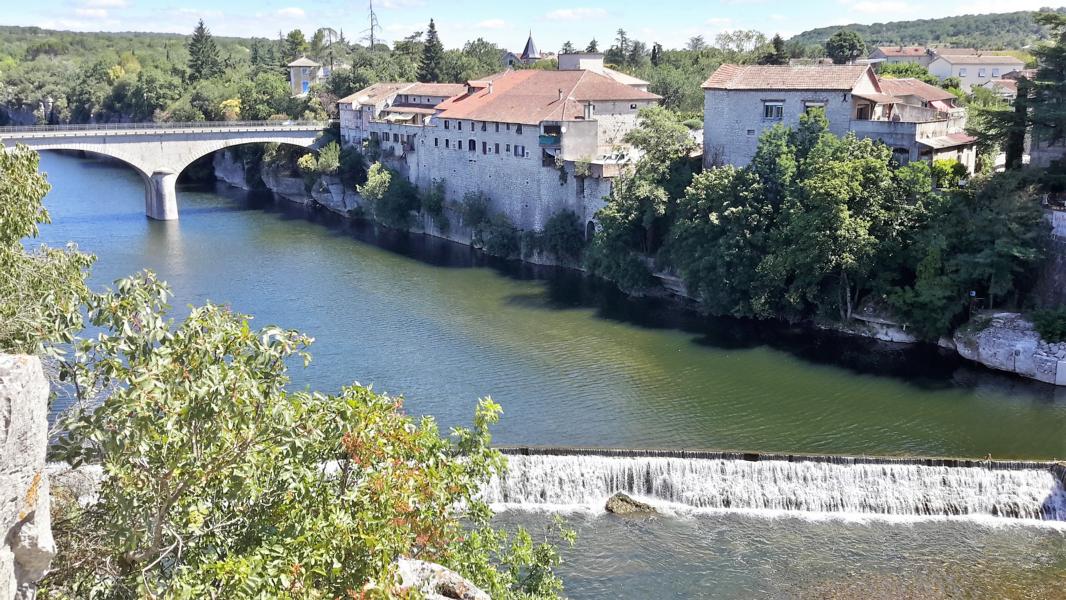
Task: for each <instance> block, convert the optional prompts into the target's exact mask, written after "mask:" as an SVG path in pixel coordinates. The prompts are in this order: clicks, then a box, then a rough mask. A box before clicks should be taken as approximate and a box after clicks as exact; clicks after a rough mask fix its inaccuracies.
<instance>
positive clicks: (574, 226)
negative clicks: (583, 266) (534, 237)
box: [541, 210, 585, 260]
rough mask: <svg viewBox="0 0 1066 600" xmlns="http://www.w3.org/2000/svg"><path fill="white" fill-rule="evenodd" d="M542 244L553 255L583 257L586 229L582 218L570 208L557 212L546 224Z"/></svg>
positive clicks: (565, 257)
mask: <svg viewBox="0 0 1066 600" xmlns="http://www.w3.org/2000/svg"><path fill="white" fill-rule="evenodd" d="M541 239H542V245H543V247H544V249H545V250H547V251H548V252H550V253H551V254H552V255H553V256H556V257H557V258H560V259H563V260H577V259H579V258H581V251H582V250H583V249H584V247H585V231H584V227H583V226H582V224H581V219H580V218H578V216H577V214H576V213H574V212H573V211H570V210H563V211H559V212H557V213H555V214H554V215H552V216H551V218H549V219H548V222H547V223H545V224H544V231H543V233H542V235H541Z"/></svg>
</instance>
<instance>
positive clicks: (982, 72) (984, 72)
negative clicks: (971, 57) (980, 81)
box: [977, 69, 988, 77]
mask: <svg viewBox="0 0 1066 600" xmlns="http://www.w3.org/2000/svg"><path fill="white" fill-rule="evenodd" d="M977 76H978V77H988V71H987V70H985V69H977Z"/></svg>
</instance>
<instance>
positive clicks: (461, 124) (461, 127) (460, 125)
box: [456, 121, 463, 131]
mask: <svg viewBox="0 0 1066 600" xmlns="http://www.w3.org/2000/svg"><path fill="white" fill-rule="evenodd" d="M456 123H458V124H459V131H462V130H463V122H462V121H456Z"/></svg>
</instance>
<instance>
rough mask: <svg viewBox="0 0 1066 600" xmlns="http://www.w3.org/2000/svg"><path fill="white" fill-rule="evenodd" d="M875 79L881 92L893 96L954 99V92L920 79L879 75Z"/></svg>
mask: <svg viewBox="0 0 1066 600" xmlns="http://www.w3.org/2000/svg"><path fill="white" fill-rule="evenodd" d="M877 81H878V83H880V84H881V91H882V92H884V93H886V94H891V95H893V96H917V97H919V98H921V99H922V100H925V101H926V102H935V101H937V100H954V99H955V94H952V93H951V92H949V91H947V90H943V89H940V88H938V87H936V86H935V85H929V84H928V83H926V82H924V81H922V80H920V79H914V78H911V77H907V78H902V79H890V78H888V77H879V78H878V80H877Z"/></svg>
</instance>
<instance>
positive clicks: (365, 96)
mask: <svg viewBox="0 0 1066 600" xmlns="http://www.w3.org/2000/svg"><path fill="white" fill-rule="evenodd" d="M410 85H411V84H410V83H397V82H382V83H375V84H373V85H371V86H368V87H365V88H363V89H361V90H359V91H358V92H356V93H354V94H352V95H351V96H345V97H343V98H341V99H340V100H338V101H337V102H338V103H339V104H347V103H349V102H358V103H359V104H377V103H378V102H379V101H380V100H382V99H384V98H387V97H389V96H392V95H393V94H398V93H399V92H400V91H401V90H403V89H404V88H406V87H409V86H410Z"/></svg>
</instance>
